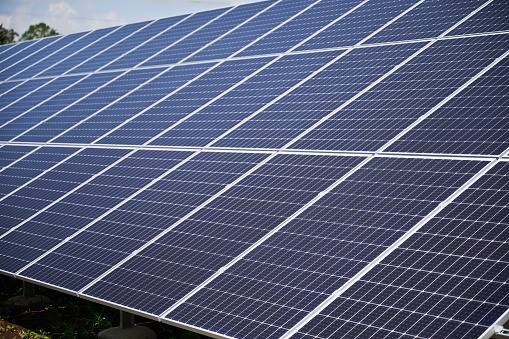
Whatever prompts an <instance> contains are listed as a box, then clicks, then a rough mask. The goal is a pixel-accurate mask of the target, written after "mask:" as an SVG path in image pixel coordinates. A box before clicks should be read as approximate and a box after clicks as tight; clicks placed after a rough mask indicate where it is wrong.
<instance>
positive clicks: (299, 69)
mask: <svg viewBox="0 0 509 339" xmlns="http://www.w3.org/2000/svg"><path fill="white" fill-rule="evenodd" d="M339 53H340V52H337V51H335V52H324V53H317V54H315V55H313V57H310V56H309V55H288V56H284V57H283V58H281V59H279V60H277V61H276V62H274V63H273V64H271V65H270V66H268V67H267V68H265V69H263V70H262V71H261V72H259V73H257V74H256V75H254V76H253V77H251V78H249V79H248V80H247V81H246V82H244V83H243V84H241V85H240V86H238V87H236V88H235V89H233V90H232V91H230V92H229V93H227V94H226V95H224V96H222V97H221V98H220V99H218V100H216V101H214V102H213V103H212V104H210V105H208V106H206V107H204V108H203V109H201V110H200V111H199V112H198V113H196V114H194V115H193V116H192V117H190V118H188V119H186V121H183V122H182V123H180V124H178V125H177V126H175V127H174V128H172V129H170V130H169V131H167V132H166V133H165V134H163V135H161V136H159V137H158V138H157V139H155V140H154V141H152V142H150V145H166V146H168V145H172V146H205V145H207V144H208V143H210V142H212V141H214V140H215V139H216V138H218V137H220V136H221V135H222V134H223V133H225V132H226V131H228V130H229V129H230V128H232V127H234V126H235V125H236V124H237V123H239V122H240V121H242V120H243V119H245V118H247V117H249V115H251V114H253V113H254V112H256V111H257V110H260V109H261V108H262V107H263V106H264V105H266V104H268V103H269V102H271V101H272V100H274V99H276V98H277V97H278V96H280V95H282V94H283V93H284V92H285V91H287V90H288V89H290V88H291V87H293V86H295V85H297V84H298V82H299V81H301V80H303V79H304V78H306V77H307V76H308V75H310V74H311V73H312V72H314V71H316V70H317V69H319V68H320V67H321V66H323V65H324V64H326V63H327V62H329V61H331V60H332V59H333V58H334V57H335V56H337V55H339ZM244 62H245V61H244ZM210 85H212V86H213V84H210Z"/></svg>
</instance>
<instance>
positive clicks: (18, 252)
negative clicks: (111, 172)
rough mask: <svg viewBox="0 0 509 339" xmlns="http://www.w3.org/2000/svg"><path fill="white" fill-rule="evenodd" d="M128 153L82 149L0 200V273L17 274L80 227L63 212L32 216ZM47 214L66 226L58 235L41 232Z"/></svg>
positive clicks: (114, 150)
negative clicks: (11, 230)
mask: <svg viewBox="0 0 509 339" xmlns="http://www.w3.org/2000/svg"><path fill="white" fill-rule="evenodd" d="M128 152H129V151H128V150H120V149H93V148H92V149H85V150H83V151H81V152H80V153H79V154H77V155H75V156H74V157H72V158H71V159H69V160H67V161H66V162H64V163H62V164H60V165H59V166H57V167H56V168H55V169H53V170H52V171H49V172H47V173H45V174H44V175H43V176H41V177H40V178H38V179H37V180H35V181H33V182H32V183H30V184H29V185H27V186H25V187H23V188H22V189H21V190H19V191H17V192H16V193H14V194H12V195H10V196H8V197H7V198H6V199H3V200H2V201H1V202H0V225H1V226H0V227H1V228H0V232H2V234H3V236H2V238H1V239H0V270H3V271H8V272H16V271H17V270H18V269H20V268H22V267H23V266H24V265H26V264H28V263H29V262H30V261H32V260H34V259H35V258H37V257H38V256H39V255H41V254H43V253H44V251H45V250H47V249H49V248H51V247H52V246H54V245H56V244H58V243H59V242H60V240H61V238H59V237H60V236H61V235H62V234H68V233H69V230H70V229H72V230H75V228H77V227H80V224H79V223H78V221H79V219H78V218H71V217H69V216H68V215H66V214H65V213H66V211H65V210H61V209H58V208H55V207H50V208H49V209H48V210H47V211H48V212H44V213H41V214H39V215H37V216H35V217H34V215H35V214H36V213H37V212H39V211H40V210H41V209H43V208H46V207H47V206H48V205H50V204H51V203H53V202H54V201H55V200H57V199H59V198H61V197H62V196H64V195H65V194H66V193H68V192H69V191H70V190H72V189H75V188H76V187H77V186H79V185H80V184H82V183H83V182H84V181H86V180H88V179H90V178H91V177H92V176H93V175H95V174H97V173H99V172H100V171H102V170H104V169H105V168H106V167H107V166H109V165H111V164H112V163H114V162H115V161H117V160H118V159H120V158H121V157H122V156H124V155H126V154H127V153H128ZM69 206H70V205H69ZM85 209H88V210H90V211H93V210H92V209H91V208H87V207H86V206H83V210H85ZM50 212H53V213H50ZM67 212H69V211H67ZM48 214H50V215H52V216H53V217H54V218H55V219H54V220H53V221H52V222H57V221H58V222H59V223H60V224H64V225H65V226H63V227H61V228H60V229H59V232H60V233H59V232H57V231H54V232H52V233H47V232H45V231H44V230H45V229H46V230H47V229H48V227H50V226H51V225H50V224H48V223H46V222H45V220H47V219H45V218H47V216H48ZM28 218H32V219H31V220H30V221H28V222H25V223H24V224H23V225H21V226H20V227H19V228H18V229H17V230H16V231H13V232H11V233H9V234H4V233H5V232H6V231H8V229H9V228H12V227H15V226H17V225H19V224H20V223H21V222H23V221H24V220H26V219H28Z"/></svg>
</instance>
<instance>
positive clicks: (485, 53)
mask: <svg viewBox="0 0 509 339" xmlns="http://www.w3.org/2000/svg"><path fill="white" fill-rule="evenodd" d="M508 38H509V35H493V36H482V37H475V38H464V39H453V40H442V41H437V42H436V43H435V44H433V45H432V46H431V47H428V48H427V49H426V50H424V52H422V53H420V54H419V55H418V56H417V57H415V58H413V59H412V60H411V61H409V62H408V63H406V64H405V65H404V66H402V67H401V68H399V69H398V70H396V71H395V72H394V73H393V74H391V75H390V76H388V77H387V78H386V79H384V80H383V81H382V82H380V83H379V84H377V85H376V86H374V87H373V88H372V89H370V90H369V91H367V92H366V93H364V94H363V95H362V96H360V97H359V98H358V99H356V100H355V101H353V102H352V103H351V104H349V105H348V106H346V107H345V108H343V109H342V110H341V111H339V112H338V113H336V114H335V115H334V116H333V117H331V118H329V119H328V120H326V121H325V122H324V123H322V124H321V125H319V126H318V127H316V128H314V129H313V130H312V131H311V132H310V133H308V134H307V135H305V136H303V137H302V138H301V139H300V140H299V141H297V142H296V143H294V144H293V145H291V146H290V148H293V149H329V150H356V151H376V150H377V149H379V148H380V147H381V146H383V145H384V144H385V143H386V142H388V141H389V140H391V138H393V137H395V136H396V135H397V134H398V133H399V132H401V131H402V130H403V129H405V128H406V127H407V126H409V125H410V124H411V123H413V122H414V121H415V120H416V119H418V118H419V117H420V116H422V115H423V114H425V113H427V112H428V111H429V110H430V109H431V108H433V107H434V106H435V105H437V104H438V103H440V101H442V100H443V99H445V98H446V97H447V96H449V95H450V94H451V93H453V92H454V91H455V90H456V89H457V88H459V87H460V86H461V85H463V84H464V83H466V82H467V81H468V80H469V79H470V78H472V77H473V76H474V75H476V74H477V73H478V72H480V71H481V70H482V69H483V68H485V67H486V66H488V65H489V64H490V63H491V62H492V61H493V60H494V59H496V58H497V57H498V56H500V55H501V54H502V53H503V52H505V51H506V49H507V43H508Z"/></svg>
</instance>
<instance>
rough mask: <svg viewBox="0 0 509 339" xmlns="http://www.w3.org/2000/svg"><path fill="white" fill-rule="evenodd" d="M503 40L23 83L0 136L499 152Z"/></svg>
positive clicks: (4, 113) (503, 118) (503, 121)
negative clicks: (389, 142)
mask: <svg viewBox="0 0 509 339" xmlns="http://www.w3.org/2000/svg"><path fill="white" fill-rule="evenodd" d="M508 39H509V34H493V35H481V36H475V37H466V38H456V39H445V40H438V41H431V42H412V43H406V44H394V45H384V46H376V47H369V48H354V49H349V50H346V51H344V50H343V51H323V52H313V53H305V54H294V55H285V56H279V57H259V58H250V59H240V60H230V61H221V62H216V63H200V64H189V65H181V66H174V67H167V68H151V69H143V70H130V71H124V72H122V71H119V72H108V73H98V74H88V75H75V76H68V77H57V78H50V79H38V80H30V81H27V82H24V83H22V84H21V85H20V86H18V87H16V88H14V89H13V90H11V91H9V92H6V93H4V95H1V96H0V107H1V108H0V115H1V116H0V141H3V142H31V143H34V142H38V143H41V142H43V143H48V142H49V143H78V144H109V145H112V144H114V145H144V146H188V147H220V148H224V147H230V148H253V149H280V148H283V149H303V150H334V151H369V152H374V151H377V150H378V151H380V150H382V149H381V147H382V146H384V145H385V144H386V143H387V142H388V141H390V140H392V139H394V138H395V137H398V140H395V142H393V143H391V144H390V145H388V147H386V148H384V149H383V151H387V152H398V153H401V152H413V153H450V154H485V155H487V154H489V155H498V154H500V153H501V152H502V151H503V150H504V149H505V148H507V146H508V140H509V134H508V133H509V118H508V117H509V115H508V114H507V107H508V97H507V94H506V93H507V87H508V84H509V79H508V77H507V76H506V74H507V72H508V65H509V64H508V60H509V58H507V57H506V56H507V54H508V51H507V46H508V45H509V41H508ZM5 84H12V83H4V85H5ZM423 118H425V119H423ZM408 127H412V128H411V129H410V130H409V131H407V129H408ZM402 132H404V133H406V134H404V135H400V134H401V133H402Z"/></svg>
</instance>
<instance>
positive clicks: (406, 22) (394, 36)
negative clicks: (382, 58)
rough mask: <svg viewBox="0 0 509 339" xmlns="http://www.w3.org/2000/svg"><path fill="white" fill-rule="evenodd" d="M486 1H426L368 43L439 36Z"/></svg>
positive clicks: (367, 42)
mask: <svg viewBox="0 0 509 339" xmlns="http://www.w3.org/2000/svg"><path fill="white" fill-rule="evenodd" d="M484 2H485V1H483V0H467V1H465V0H453V1H440V0H432V1H424V2H423V3H422V4H420V5H419V6H417V7H416V8H414V9H412V10H411V11H410V12H408V13H407V14H405V15H404V16H403V17H402V18H400V19H399V20H397V21H396V22H394V23H392V24H391V25H389V26H388V27H387V28H385V29H383V30H382V31H381V32H380V33H378V34H377V35H375V36H374V37H372V38H370V39H368V40H367V41H366V42H365V43H366V44H371V43H381V42H389V41H402V40H413V39H424V38H432V37H436V36H439V35H440V34H442V33H443V32H444V31H445V30H446V29H448V28H449V27H452V26H453V25H454V24H455V23H457V22H458V21H460V20H461V19H463V18H464V17H466V16H467V15H468V14H469V13H470V12H472V11H473V10H475V9H477V8H478V7H479V6H481V5H482V4H483V3H484Z"/></svg>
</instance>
